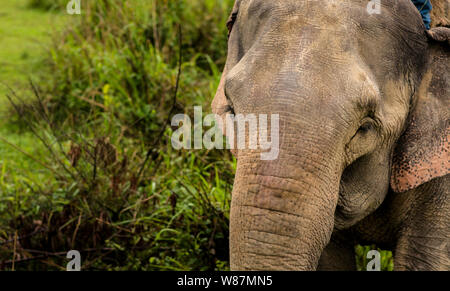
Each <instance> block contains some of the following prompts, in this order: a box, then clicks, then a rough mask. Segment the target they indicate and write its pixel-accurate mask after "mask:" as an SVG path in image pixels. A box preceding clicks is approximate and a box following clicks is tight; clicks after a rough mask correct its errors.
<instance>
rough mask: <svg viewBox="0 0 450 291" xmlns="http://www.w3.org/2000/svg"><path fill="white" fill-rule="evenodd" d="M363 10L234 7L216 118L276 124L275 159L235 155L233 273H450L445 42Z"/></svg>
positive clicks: (299, 0)
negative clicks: (358, 257) (360, 256)
mask: <svg viewBox="0 0 450 291" xmlns="http://www.w3.org/2000/svg"><path fill="white" fill-rule="evenodd" d="M370 2H373V1H367V0H349V1H341V0H326V1H325V0H323V1H320V0H270V1H268V0H267V1H264V0H236V1H235V3H234V7H233V11H232V14H231V16H230V18H229V21H228V23H227V26H228V28H229V40H228V54H227V60H226V64H225V67H224V70H223V73H222V77H221V80H220V83H219V86H218V89H217V92H216V95H215V97H214V99H213V101H212V105H211V106H212V110H213V112H214V113H215V114H216V116H217V117H218V118H225V116H227V115H230V114H232V115H235V114H242V115H246V114H274V113H276V114H278V115H279V128H278V130H279V147H280V148H279V156H278V158H277V159H275V160H270V161H267V160H262V159H260V155H259V154H260V153H261V151H262V150H261V149H245V148H243V149H236V150H233V151H232V153H233V154H234V155H235V157H236V160H237V166H236V173H235V180H234V185H233V190H232V200H231V212H230V237H229V242H230V246H229V247H230V266H231V269H232V270H239V271H246V270H257V271H266V270H281V271H283V270H301V271H311V270H356V263H355V255H354V247H355V245H356V244H357V243H361V244H376V245H377V246H378V247H380V248H384V249H388V250H392V252H393V256H394V264H395V270H447V271H448V270H450V257H449V254H450V244H449V241H450V202H449V185H450V183H449V169H450V159H449V152H450V145H449V137H450V109H449V108H450V106H449V105H450V100H449V95H450V94H449V87H450V77H449V73H450V70H449V69H450V58H449V56H450V50H449V45H450V29H449V28H446V27H433V28H432V29H431V30H426V28H425V26H424V24H423V22H422V19H421V16H420V13H419V12H418V10H417V9H416V8H415V7H414V5H413V4H412V2H411V1H410V0H381V2H380V3H381V5H380V6H379V11H378V13H369V11H368V8H367V7H368V4H369V5H370ZM438 2H439V3H438ZM433 4H434V5H435V6H436V5H441V6H440V7H442V5H444V6H445V5H448V0H444V1H439V0H435V1H433ZM445 8H446V9H445V11H447V13H448V6H446V7H445ZM442 17H445V15H444V16H442ZM227 126H229V124H228V125H227ZM224 134H225V135H226V133H224ZM252 134H253V133H252V132H247V133H246V137H247V138H248V137H249V136H250V135H252Z"/></svg>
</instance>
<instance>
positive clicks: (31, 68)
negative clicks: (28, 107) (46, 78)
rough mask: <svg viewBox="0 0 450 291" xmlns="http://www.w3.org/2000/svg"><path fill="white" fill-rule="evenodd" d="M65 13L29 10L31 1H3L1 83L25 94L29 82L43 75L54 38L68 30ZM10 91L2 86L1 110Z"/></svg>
mask: <svg viewBox="0 0 450 291" xmlns="http://www.w3.org/2000/svg"><path fill="white" fill-rule="evenodd" d="M65 19H68V16H66V15H65V14H64V13H57V12H45V11H40V10H35V9H30V8H29V7H28V1H27V0H14V1H11V0H0V23H1V25H0V81H1V82H2V83H5V84H6V85H8V86H10V87H13V88H14V89H15V90H20V91H24V90H25V89H26V88H27V80H28V78H29V77H30V76H33V75H34V74H39V72H40V69H41V68H40V66H39V65H40V64H41V62H42V57H43V54H44V52H45V50H47V49H48V46H49V43H50V40H51V35H52V34H53V32H54V31H55V30H59V29H63V28H64V21H65ZM7 92H8V91H7V89H6V88H5V87H4V86H1V85H0V108H5V106H7V102H6V99H5V97H4V95H5V94H6V93H7Z"/></svg>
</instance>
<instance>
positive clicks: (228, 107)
mask: <svg viewBox="0 0 450 291" xmlns="http://www.w3.org/2000/svg"><path fill="white" fill-rule="evenodd" d="M223 112H224V113H230V114H233V115H234V108H233V106H231V105H226V106H225V107H224V109H223Z"/></svg>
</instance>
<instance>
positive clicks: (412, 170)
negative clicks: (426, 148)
mask: <svg viewBox="0 0 450 291" xmlns="http://www.w3.org/2000/svg"><path fill="white" fill-rule="evenodd" d="M446 132H447V134H446V136H444V137H443V138H442V140H441V142H440V144H439V146H438V147H436V150H435V151H433V152H432V155H430V156H429V157H423V158H421V159H419V160H413V161H411V160H409V161H404V162H403V163H395V164H394V167H393V175H392V177H391V185H392V189H393V190H394V191H395V192H397V193H401V192H405V191H408V190H412V189H414V188H416V187H418V186H420V185H422V184H424V183H426V182H428V181H430V180H432V179H435V178H438V177H443V176H445V175H447V174H448V173H449V172H450V154H449V152H450V142H449V138H450V128H447V129H446Z"/></svg>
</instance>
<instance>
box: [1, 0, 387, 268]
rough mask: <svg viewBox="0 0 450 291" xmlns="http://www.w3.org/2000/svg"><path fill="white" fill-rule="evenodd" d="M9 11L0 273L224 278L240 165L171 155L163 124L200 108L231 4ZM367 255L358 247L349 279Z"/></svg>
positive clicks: (44, 0)
mask: <svg viewBox="0 0 450 291" xmlns="http://www.w3.org/2000/svg"><path fill="white" fill-rule="evenodd" d="M10 2H11V1H8V0H0V7H1V8H0V80H1V83H2V84H3V85H0V86H1V89H0V94H1V95H0V106H1V108H2V110H1V113H0V114H1V117H2V119H1V124H0V125H1V131H0V270H65V268H66V264H67V259H66V257H65V255H66V253H67V252H68V251H69V250H72V249H75V250H79V251H80V252H81V254H82V268H83V270H228V269H229V264H228V219H229V205H230V198H231V189H232V183H233V175H234V170H235V166H236V161H235V160H234V158H233V157H232V156H231V155H230V154H229V153H228V152H224V151H216V150H212V151H208V150H198V151H175V150H173V149H172V147H171V146H170V144H169V141H170V135H171V132H172V128H171V127H170V126H169V125H170V124H169V123H168V120H169V118H170V117H171V116H173V115H174V114H178V113H186V114H188V115H193V107H194V106H203V111H204V112H209V111H210V109H209V105H210V102H211V99H212V96H213V95H214V93H215V90H216V87H217V85H218V82H219V79H220V73H221V70H222V68H223V66H224V62H225V59H226V45H227V30H226V26H225V23H226V20H227V18H228V15H229V13H230V10H231V7H232V4H233V0H128V1H120V0H96V1H81V3H82V14H81V15H67V14H66V13H65V7H66V5H67V2H68V1H67V0H58V1H51V0H18V1H14V4H11V3H10ZM3 10H4V11H3ZM8 101H9V102H8ZM374 248H376V246H365V247H363V246H356V247H355V249H356V252H357V258H356V260H357V263H358V268H359V269H361V270H362V269H364V268H365V267H364V266H365V265H366V264H367V259H365V254H366V253H367V251H369V250H370V249H374ZM392 268H393V260H392V254H391V253H390V252H386V251H382V269H383V270H392Z"/></svg>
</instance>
